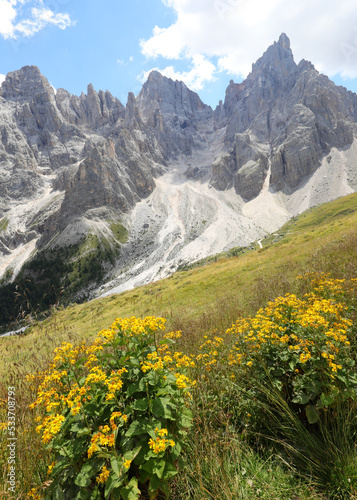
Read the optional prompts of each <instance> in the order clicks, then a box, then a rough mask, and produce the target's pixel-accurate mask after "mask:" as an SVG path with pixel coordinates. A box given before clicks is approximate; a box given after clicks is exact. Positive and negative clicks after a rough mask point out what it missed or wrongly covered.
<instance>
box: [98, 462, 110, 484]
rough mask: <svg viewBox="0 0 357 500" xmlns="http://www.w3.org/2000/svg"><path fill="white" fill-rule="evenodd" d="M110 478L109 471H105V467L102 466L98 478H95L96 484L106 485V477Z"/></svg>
mask: <svg viewBox="0 0 357 500" xmlns="http://www.w3.org/2000/svg"><path fill="white" fill-rule="evenodd" d="M109 476H110V471H109V470H108V469H107V467H106V466H105V465H103V467H102V470H101V473H100V474H99V476H98V477H97V478H96V481H97V483H99V484H100V483H103V484H104V483H106V482H107V480H108V477H109Z"/></svg>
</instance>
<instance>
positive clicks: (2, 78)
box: [0, 75, 6, 85]
mask: <svg viewBox="0 0 357 500" xmlns="http://www.w3.org/2000/svg"><path fill="white" fill-rule="evenodd" d="M5 78H6V75H0V85H1V84H2V82H3V81H4V80H5Z"/></svg>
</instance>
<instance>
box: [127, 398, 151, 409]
mask: <svg viewBox="0 0 357 500" xmlns="http://www.w3.org/2000/svg"><path fill="white" fill-rule="evenodd" d="M131 407H132V409H133V410H139V411H146V410H147V409H148V407H149V402H148V400H147V399H137V400H136V401H134V403H133V404H132V405H131Z"/></svg>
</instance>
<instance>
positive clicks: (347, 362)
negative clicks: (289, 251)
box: [227, 275, 357, 424]
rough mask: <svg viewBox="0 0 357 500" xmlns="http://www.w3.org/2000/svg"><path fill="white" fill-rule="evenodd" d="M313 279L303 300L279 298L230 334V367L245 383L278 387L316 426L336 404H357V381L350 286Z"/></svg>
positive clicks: (324, 278) (240, 322)
mask: <svg viewBox="0 0 357 500" xmlns="http://www.w3.org/2000/svg"><path fill="white" fill-rule="evenodd" d="M309 279H310V280H311V281H312V291H311V292H310V293H307V294H305V295H304V297H303V298H302V299H299V298H298V297H297V296H295V295H294V294H287V295H285V296H284V297H278V298H277V299H275V300H274V301H272V302H269V303H268V305H267V307H265V308H264V309H260V310H259V311H258V313H257V314H256V316H255V317H253V318H248V319H239V320H238V321H237V322H236V323H235V325H233V327H232V328H231V329H229V330H228V331H227V334H228V335H229V336H233V338H236V341H235V344H234V348H233V349H232V350H231V352H230V364H233V365H234V364H237V365H238V367H239V368H238V371H239V372H240V373H242V372H243V377H241V380H244V379H245V380H252V379H254V380H257V381H259V383H261V384H263V385H266V386H267V384H268V385H269V384H270V385H272V386H273V387H274V388H275V389H276V390H277V391H278V392H279V393H280V394H281V395H282V396H283V398H284V400H285V401H286V402H287V403H288V404H289V405H290V406H291V407H292V408H293V409H294V410H295V411H296V413H298V414H299V415H300V417H301V419H302V420H304V419H306V420H307V422H308V423H309V424H313V423H316V422H317V421H318V420H319V418H320V416H321V411H322V410H324V412H323V413H326V412H328V411H330V413H331V414H333V412H334V410H335V409H336V405H340V404H341V403H343V402H345V401H347V400H349V399H357V377H356V374H355V369H354V365H355V361H354V359H353V352H352V350H351V346H350V340H349V332H350V330H351V327H352V321H351V320H350V319H349V318H348V317H347V316H348V307H347V305H345V304H344V303H343V302H342V301H339V298H342V296H343V286H345V285H346V283H345V281H344V280H333V279H331V278H330V277H329V276H328V275H314V276H309ZM352 281H353V282H352V283H350V285H351V286H355V280H352ZM252 390H253V391H254V390H255V389H254V388H253V389H252Z"/></svg>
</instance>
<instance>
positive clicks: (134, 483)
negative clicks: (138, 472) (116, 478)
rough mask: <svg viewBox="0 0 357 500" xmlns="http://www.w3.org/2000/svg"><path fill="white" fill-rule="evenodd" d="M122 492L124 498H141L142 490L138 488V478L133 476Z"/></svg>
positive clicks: (127, 499) (135, 499)
mask: <svg viewBox="0 0 357 500" xmlns="http://www.w3.org/2000/svg"><path fill="white" fill-rule="evenodd" d="M120 493H121V495H122V497H123V499H124V500H138V498H140V493H141V491H140V490H139V488H138V480H137V479H136V477H133V478H132V479H131V480H130V482H129V484H128V486H125V487H124V488H122V489H121V490H120Z"/></svg>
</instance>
